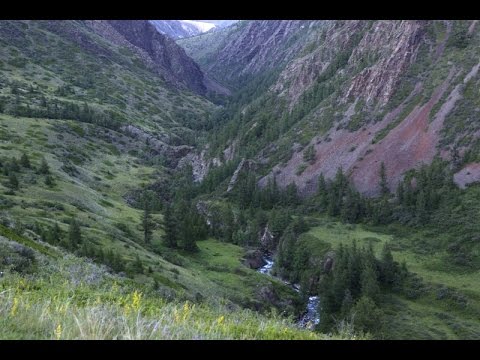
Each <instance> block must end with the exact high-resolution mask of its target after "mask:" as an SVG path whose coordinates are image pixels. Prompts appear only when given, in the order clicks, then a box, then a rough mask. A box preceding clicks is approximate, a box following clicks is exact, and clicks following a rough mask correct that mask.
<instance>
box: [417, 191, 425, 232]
mask: <svg viewBox="0 0 480 360" xmlns="http://www.w3.org/2000/svg"><path fill="white" fill-rule="evenodd" d="M415 213H416V216H417V221H418V223H419V224H421V225H424V224H425V223H426V221H427V198H426V196H425V192H424V191H423V190H420V192H419V193H418V196H417V201H416V205H415Z"/></svg>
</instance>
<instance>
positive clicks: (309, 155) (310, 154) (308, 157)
mask: <svg viewBox="0 0 480 360" xmlns="http://www.w3.org/2000/svg"><path fill="white" fill-rule="evenodd" d="M315 155H316V152H315V148H314V147H313V145H310V146H308V147H307V148H306V149H305V151H304V152H303V161H306V162H309V163H310V164H313V163H314V162H315Z"/></svg>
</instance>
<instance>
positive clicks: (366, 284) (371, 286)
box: [361, 263, 380, 301]
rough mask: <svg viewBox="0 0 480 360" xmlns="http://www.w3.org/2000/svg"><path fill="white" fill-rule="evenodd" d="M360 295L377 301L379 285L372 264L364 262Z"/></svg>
mask: <svg viewBox="0 0 480 360" xmlns="http://www.w3.org/2000/svg"><path fill="white" fill-rule="evenodd" d="M361 281H362V283H361V284H362V292H361V293H362V296H367V297H369V298H370V299H372V300H373V301H377V300H378V297H379V294H380V287H379V286H378V280H377V274H376V273H375V270H374V268H373V266H372V264H369V263H367V264H365V266H364V268H363V271H362V278H361Z"/></svg>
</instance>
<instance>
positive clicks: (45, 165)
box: [38, 158, 50, 175]
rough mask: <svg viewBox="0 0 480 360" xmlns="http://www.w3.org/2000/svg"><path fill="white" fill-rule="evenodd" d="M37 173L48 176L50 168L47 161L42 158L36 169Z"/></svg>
mask: <svg viewBox="0 0 480 360" xmlns="http://www.w3.org/2000/svg"><path fill="white" fill-rule="evenodd" d="M38 173H39V174H43V175H48V174H50V167H49V166H48V163H47V160H46V159H45V158H42V162H41V163H40V167H39V168H38Z"/></svg>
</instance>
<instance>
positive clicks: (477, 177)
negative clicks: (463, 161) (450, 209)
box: [453, 163, 480, 189]
mask: <svg viewBox="0 0 480 360" xmlns="http://www.w3.org/2000/svg"><path fill="white" fill-rule="evenodd" d="M453 181H454V183H455V184H457V186H458V187H460V188H461V189H465V188H466V187H467V185H468V184H472V183H475V182H479V181H480V163H470V164H467V165H466V166H465V167H464V168H463V169H462V170H460V171H459V172H457V173H455V174H454V175H453Z"/></svg>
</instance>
